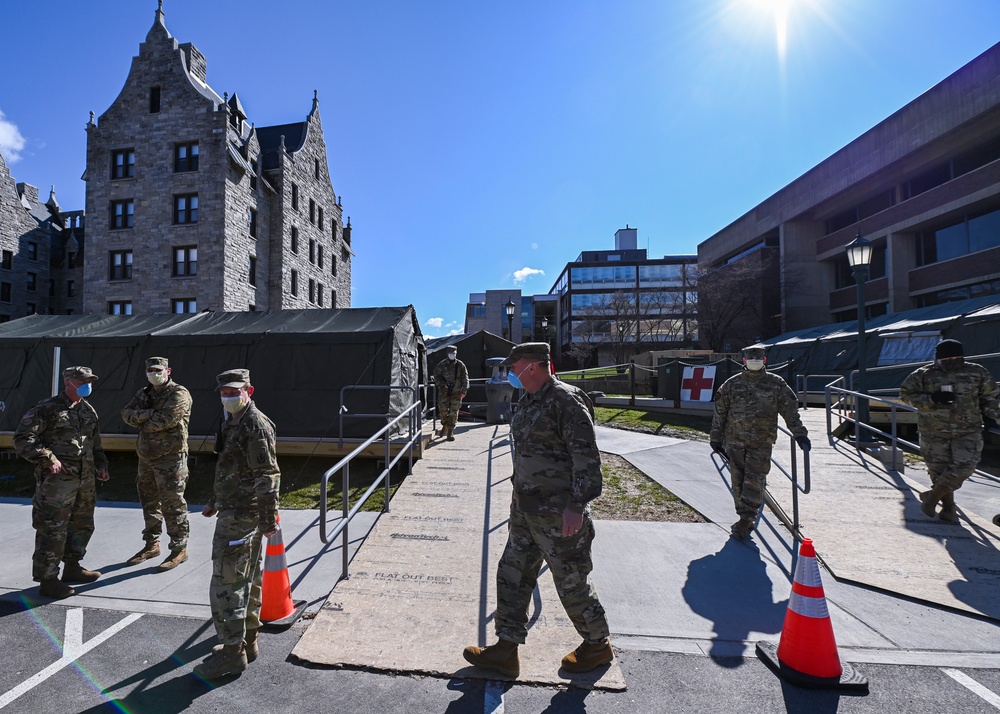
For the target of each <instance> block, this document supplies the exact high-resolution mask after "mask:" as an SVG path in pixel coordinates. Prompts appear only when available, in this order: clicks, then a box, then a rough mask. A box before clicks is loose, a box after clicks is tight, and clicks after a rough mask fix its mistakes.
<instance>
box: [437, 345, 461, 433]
mask: <svg viewBox="0 0 1000 714" xmlns="http://www.w3.org/2000/svg"><path fill="white" fill-rule="evenodd" d="M447 352H448V357H447V358H446V359H443V360H441V361H440V362H438V363H437V366H436V367H435V368H434V375H433V376H434V383H435V384H436V385H437V409H438V418H439V419H440V420H441V432H440V434H439V436H443V437H445V439H447V440H448V441H454V440H455V425H456V424H457V423H458V412H459V410H460V409H461V408H462V400H463V399H465V394H466V392H468V391H469V370H468V369H466V367H465V363H464V362H462V360H460V359H459V358H458V348H457V347H455V345H449V346H448V349H447Z"/></svg>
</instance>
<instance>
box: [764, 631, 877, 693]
mask: <svg viewBox="0 0 1000 714" xmlns="http://www.w3.org/2000/svg"><path fill="white" fill-rule="evenodd" d="M756 650H757V656H758V657H759V658H760V660H761V661H762V662H763V663H764V664H766V665H767V667H768V669H770V670H771V671H772V672H774V673H775V674H776V675H778V677H780V678H781V679H783V680H785V681H786V682H788V683H789V684H794V685H795V686H797V687H805V688H807V689H841V690H848V691H852V692H864V693H865V694H867V693H868V680H867V679H865V678H864V677H863V676H862V675H861V674H860V673H859V672H858V671H857V670H856V669H854V667H852V666H851V665H849V664H848V663H847V662H844V661H843V660H841V662H840V665H841V667H843V668H844V672H843V674H841V675H840V676H839V677H814V676H813V675H811V674H805V673H803V672H800V671H798V670H797V669H792V668H791V667H789V666H788V665H787V664H785V663H783V662H781V661H780V660H779V659H778V648H777V646H776V645H773V644H771V643H770V642H758V643H757V647H756Z"/></svg>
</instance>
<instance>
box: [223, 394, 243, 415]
mask: <svg viewBox="0 0 1000 714" xmlns="http://www.w3.org/2000/svg"><path fill="white" fill-rule="evenodd" d="M221 399H222V408H223V409H225V410H226V411H227V412H229V413H230V414H235V413H236V412H238V411H239V410H240V409H242V408H243V397H242V396H239V397H221Z"/></svg>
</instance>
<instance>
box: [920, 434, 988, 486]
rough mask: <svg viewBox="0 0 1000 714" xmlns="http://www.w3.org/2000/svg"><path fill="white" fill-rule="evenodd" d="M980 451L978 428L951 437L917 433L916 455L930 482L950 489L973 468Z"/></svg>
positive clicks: (980, 438)
mask: <svg viewBox="0 0 1000 714" xmlns="http://www.w3.org/2000/svg"><path fill="white" fill-rule="evenodd" d="M982 453H983V435H982V433H981V432H978V431H975V432H973V433H971V434H963V435H962V436H954V437H951V438H938V437H935V436H929V435H927V434H921V435H920V455H921V456H923V457H924V463H926V464H927V473H928V474H929V475H930V477H931V484H933V485H938V484H940V485H942V486H946V487H948V488H950V489H951V490H953V491H954V490H957V489H959V488H961V487H962V484H963V483H964V482H965V479H967V478H969V476H971V475H972V472H973V471H975V470H976V466H977V465H979V457H980V456H981V455H982Z"/></svg>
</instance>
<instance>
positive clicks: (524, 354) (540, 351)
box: [500, 342, 549, 367]
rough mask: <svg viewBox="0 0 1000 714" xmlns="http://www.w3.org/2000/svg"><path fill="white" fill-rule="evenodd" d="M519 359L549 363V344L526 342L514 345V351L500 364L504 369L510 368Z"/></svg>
mask: <svg viewBox="0 0 1000 714" xmlns="http://www.w3.org/2000/svg"><path fill="white" fill-rule="evenodd" d="M519 359H532V360H536V361H538V362H548V360H549V343H548V342H525V343H523V344H520V345H514V349H512V350H511V351H510V355H509V356H508V357H507V359H505V360H504V361H503V362H501V363H500V364H501V365H503V366H504V367H510V366H511V365H512V364H514V363H515V362H517V361H518V360H519Z"/></svg>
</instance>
